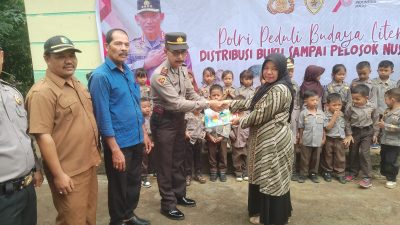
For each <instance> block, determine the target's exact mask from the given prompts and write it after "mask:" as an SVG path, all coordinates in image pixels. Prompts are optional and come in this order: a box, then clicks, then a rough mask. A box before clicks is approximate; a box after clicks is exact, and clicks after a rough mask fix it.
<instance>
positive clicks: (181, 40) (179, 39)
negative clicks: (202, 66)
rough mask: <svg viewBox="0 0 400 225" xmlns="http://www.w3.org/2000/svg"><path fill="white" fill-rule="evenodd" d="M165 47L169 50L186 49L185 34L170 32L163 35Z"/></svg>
mask: <svg viewBox="0 0 400 225" xmlns="http://www.w3.org/2000/svg"><path fill="white" fill-rule="evenodd" d="M165 46H166V47H167V49H170V50H181V49H188V48H189V46H188V45H187V43H186V34H185V33H182V32H171V33H166V34H165Z"/></svg>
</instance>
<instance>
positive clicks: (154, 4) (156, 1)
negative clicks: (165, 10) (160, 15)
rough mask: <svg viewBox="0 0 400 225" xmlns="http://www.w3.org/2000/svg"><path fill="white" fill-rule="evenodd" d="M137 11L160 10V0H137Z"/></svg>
mask: <svg viewBox="0 0 400 225" xmlns="http://www.w3.org/2000/svg"><path fill="white" fill-rule="evenodd" d="M137 10H138V13H141V12H161V6H160V0H138V1H137Z"/></svg>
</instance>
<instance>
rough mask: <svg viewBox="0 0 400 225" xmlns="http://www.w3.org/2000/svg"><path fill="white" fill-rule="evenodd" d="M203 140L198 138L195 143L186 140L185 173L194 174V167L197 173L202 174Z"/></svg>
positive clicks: (187, 174)
mask: <svg viewBox="0 0 400 225" xmlns="http://www.w3.org/2000/svg"><path fill="white" fill-rule="evenodd" d="M202 145H203V143H202V141H201V140H196V142H195V143H194V144H192V143H190V140H186V157H185V163H184V165H185V175H186V176H192V174H193V172H192V169H193V168H194V173H195V175H196V176H197V175H201V149H202V148H201V147H202Z"/></svg>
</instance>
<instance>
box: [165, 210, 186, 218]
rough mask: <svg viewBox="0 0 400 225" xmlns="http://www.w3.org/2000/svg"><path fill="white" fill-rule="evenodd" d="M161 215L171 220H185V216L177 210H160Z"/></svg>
mask: <svg viewBox="0 0 400 225" xmlns="http://www.w3.org/2000/svg"><path fill="white" fill-rule="evenodd" d="M161 214H163V215H164V216H166V217H167V218H168V219H171V220H183V219H185V214H183V212H181V211H180V210H179V209H177V208H175V209H170V210H163V209H161Z"/></svg>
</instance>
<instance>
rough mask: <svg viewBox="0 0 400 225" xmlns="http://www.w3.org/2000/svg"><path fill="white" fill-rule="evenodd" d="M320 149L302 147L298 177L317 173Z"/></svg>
mask: <svg viewBox="0 0 400 225" xmlns="http://www.w3.org/2000/svg"><path fill="white" fill-rule="evenodd" d="M320 155H321V147H309V146H304V145H303V146H302V147H301V150H300V175H302V176H307V175H310V174H312V173H314V174H316V173H318V166H319V158H320Z"/></svg>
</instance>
